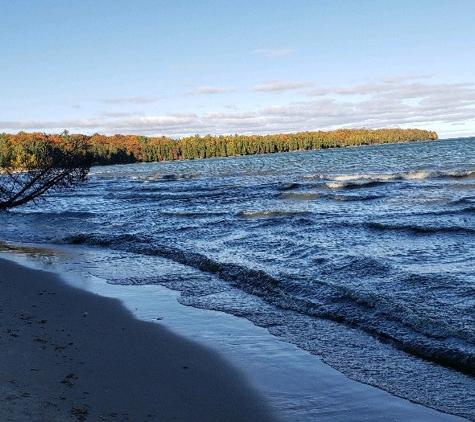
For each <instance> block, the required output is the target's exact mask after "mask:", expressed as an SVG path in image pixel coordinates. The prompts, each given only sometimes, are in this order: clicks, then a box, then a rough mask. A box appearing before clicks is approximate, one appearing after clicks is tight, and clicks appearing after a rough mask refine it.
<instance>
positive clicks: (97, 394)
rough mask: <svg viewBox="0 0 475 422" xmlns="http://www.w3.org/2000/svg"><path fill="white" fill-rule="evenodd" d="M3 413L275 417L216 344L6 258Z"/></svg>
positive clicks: (0, 280) (0, 279) (8, 417)
mask: <svg viewBox="0 0 475 422" xmlns="http://www.w3.org/2000/svg"><path fill="white" fill-rule="evenodd" d="M0 291H1V296H0V297H1V299H0V306H1V308H0V314H1V323H0V345H1V350H2V352H1V355H2V365H1V368H0V374H1V378H0V393H1V398H0V403H1V405H0V419H1V420H5V421H22V420H31V421H44V420H48V421H50V420H51V421H54V420H58V421H64V420H89V419H90V420H131V421H153V420H159V421H168V420H182V421H187V420H189V421H191V420H203V421H207V420H209V421H212V420H229V421H243V420H247V421H258V420H259V421H271V420H277V418H276V416H275V414H273V412H272V410H271V409H270V406H268V405H267V404H266V403H265V401H264V400H263V398H262V397H260V395H259V394H258V393H257V392H256V391H255V390H254V389H253V388H252V387H251V386H250V385H249V384H248V382H247V381H246V380H245V379H244V377H243V376H242V375H241V374H240V373H239V372H238V371H237V370H235V369H234V368H232V367H231V366H230V365H229V364H228V363H226V362H225V361H224V359H222V358H221V357H220V356H219V355H218V354H217V353H215V352H213V351H212V350H209V349H207V348H205V347H204V346H201V345H198V344H196V343H195V342H192V341H190V340H188V339H185V338H182V337H179V336H177V335H176V334H173V333H171V332H170V331H169V330H167V329H166V328H164V327H161V326H159V325H158V324H153V323H147V322H144V321H140V320H138V319H136V318H134V317H133V316H132V314H131V313H130V312H129V311H127V310H126V309H125V307H124V306H123V305H122V304H121V303H120V301H118V300H116V299H110V298H105V297H101V296H99V295H95V294H92V293H89V292H86V291H82V290H79V289H76V288H74V287H71V286H68V285H67V284H66V283H64V282H63V281H61V280H60V279H59V277H57V276H56V275H55V274H52V273H47V272H43V271H39V270H32V269H29V268H25V267H22V266H20V265H17V264H16V263H14V262H11V261H8V260H4V259H0Z"/></svg>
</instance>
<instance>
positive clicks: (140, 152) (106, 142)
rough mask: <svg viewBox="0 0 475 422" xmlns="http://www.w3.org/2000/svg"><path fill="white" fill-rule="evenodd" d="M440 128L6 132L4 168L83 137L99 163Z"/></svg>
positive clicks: (333, 143)
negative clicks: (179, 133)
mask: <svg viewBox="0 0 475 422" xmlns="http://www.w3.org/2000/svg"><path fill="white" fill-rule="evenodd" d="M436 139H438V135H437V133H436V132H431V131H427V130H420V129H375V130H371V129H340V130H335V131H328V132H323V131H316V132H297V133H281V134H273V135H238V134H235V135H227V136H224V135H220V136H212V135H205V136H200V135H195V136H190V137H186V138H181V139H171V138H167V137H164V136H162V137H146V136H140V135H119V134H118V135H113V136H105V135H100V134H97V133H96V134H94V135H92V136H88V135H82V134H69V132H67V131H64V132H63V133H62V134H45V133H39V132H34V133H26V132H19V133H17V134H6V133H3V134H0V167H13V168H14V167H15V163H16V162H21V161H22V159H24V158H25V156H27V157H30V156H32V157H34V156H35V154H38V153H41V149H42V145H45V144H48V143H53V144H54V145H56V146H59V147H60V148H61V147H64V148H67V145H68V143H70V142H71V141H73V142H77V141H79V142H80V143H81V144H83V145H84V147H85V148H86V149H87V151H88V153H89V154H90V155H91V157H92V162H93V163H94V165H111V164H131V163H136V162H158V161H180V160H194V159H206V158H220V157H236V156H246V155H257V154H273V153H282V152H295V151H310V150H320V149H328V148H343V147H351V146H363V145H378V144H387V143H404V142H416V141H428V140H436Z"/></svg>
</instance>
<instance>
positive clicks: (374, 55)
mask: <svg viewBox="0 0 475 422" xmlns="http://www.w3.org/2000/svg"><path fill="white" fill-rule="evenodd" d="M474 16H475V1H474V0H444V1H441V0H411V1H407V0H398V1H393V0H313V1H311V0H292V1H289V0H274V1H270V0H259V1H256V0H252V1H250V0H239V1H237V0H235V1H228V0H194V1H193V0H173V1H169V0H167V1H162V0H0V57H1V61H0V132H10V133H16V132H18V131H21V130H23V131H27V132H31V131H41V132H47V133H58V132H61V131H62V130H63V129H67V130H69V131H70V132H74V133H77V132H80V133H84V134H92V133H95V132H99V133H103V134H115V133H122V134H141V135H149V136H162V135H165V136H172V137H181V136H186V135H194V134H201V135H205V134H207V133H211V134H214V135H219V134H232V133H242V134H265V133H276V132H298V131H304V130H332V129H338V128H361V127H367V128H380V127H402V128H406V127H416V128H421V129H430V130H435V131H437V132H438V133H439V136H441V137H456V136H470V135H475V25H473V18H474Z"/></svg>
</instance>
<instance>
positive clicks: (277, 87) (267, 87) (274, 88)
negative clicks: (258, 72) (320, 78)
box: [252, 81, 312, 93]
mask: <svg viewBox="0 0 475 422" xmlns="http://www.w3.org/2000/svg"><path fill="white" fill-rule="evenodd" d="M311 85H312V83H310V82H292V81H287V82H285V81H273V82H269V83H266V84H263V85H255V86H254V87H253V88H252V90H253V91H257V92H277V93H280V92H283V91H288V90H293V89H301V88H307V87H309V86H311Z"/></svg>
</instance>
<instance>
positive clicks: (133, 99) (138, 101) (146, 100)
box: [102, 97, 158, 104]
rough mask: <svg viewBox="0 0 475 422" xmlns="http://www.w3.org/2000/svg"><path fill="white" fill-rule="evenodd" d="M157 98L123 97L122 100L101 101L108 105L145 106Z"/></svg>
mask: <svg viewBox="0 0 475 422" xmlns="http://www.w3.org/2000/svg"><path fill="white" fill-rule="evenodd" d="M157 100H158V97H123V98H107V99H105V100H102V101H103V102H104V103H110V104H146V103H153V102H155V101H157Z"/></svg>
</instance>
